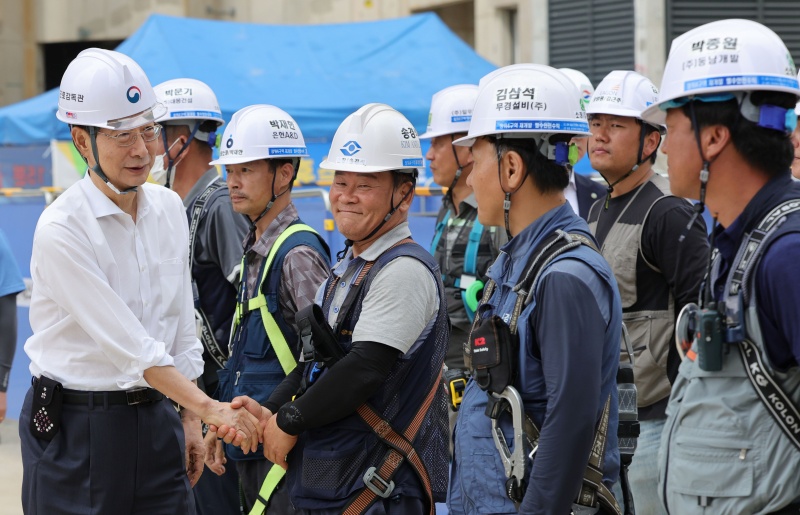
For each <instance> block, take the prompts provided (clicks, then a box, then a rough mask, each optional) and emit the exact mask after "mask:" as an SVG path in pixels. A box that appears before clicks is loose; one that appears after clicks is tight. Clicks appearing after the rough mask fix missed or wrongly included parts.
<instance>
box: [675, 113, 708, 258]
mask: <svg viewBox="0 0 800 515" xmlns="http://www.w3.org/2000/svg"><path fill="white" fill-rule="evenodd" d="M689 116H690V117H691V119H692V127H693V128H694V138H695V141H696V142H697V151H698V152H699V153H700V159H701V160H702V161H703V169H702V170H700V198H699V199H698V202H697V204H695V205H694V213H693V214H692V218H690V219H689V223H688V224H686V227H685V228H684V229H683V232H682V233H681V235H680V237H679V238H678V243H681V242H683V240H685V239H686V235H687V234H689V231H690V230H691V228H692V225H694V222H695V221H696V220H697V217H699V216H700V215H701V214H702V213H703V211H705V209H706V189H707V187H708V176H709V170H708V167H709V166H711V161H709V160H708V159H706V156H705V155H704V154H703V146H702V144H701V143H700V127H699V126H698V125H697V115H696V114H695V112H694V102H689ZM712 161H713V160H712ZM716 223H717V219H716V217H714V225H716ZM711 233H712V234H713V233H714V227H712V228H711Z"/></svg>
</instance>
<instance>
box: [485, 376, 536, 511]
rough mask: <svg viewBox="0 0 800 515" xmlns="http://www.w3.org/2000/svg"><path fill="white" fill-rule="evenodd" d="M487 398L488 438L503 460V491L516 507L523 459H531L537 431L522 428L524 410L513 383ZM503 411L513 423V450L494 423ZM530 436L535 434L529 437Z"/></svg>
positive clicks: (524, 467) (524, 466)
mask: <svg viewBox="0 0 800 515" xmlns="http://www.w3.org/2000/svg"><path fill="white" fill-rule="evenodd" d="M490 399H491V400H492V401H493V402H490V403H489V405H488V406H487V415H489V418H491V419H492V438H493V439H494V445H495V447H497V450H498V451H499V452H500V459H501V460H502V462H503V468H504V469H505V473H506V477H507V478H508V480H507V481H506V494H507V495H508V498H509V499H511V500H512V501H514V504H515V505H516V506H517V508H519V504H520V503H521V502H522V498H523V497H524V496H525V489H526V487H527V485H526V484H525V478H526V477H527V460H528V459H533V455H534V454H535V453H536V450H537V449H538V448H539V445H538V435H528V434H527V432H526V431H525V410H524V407H523V404H522V397H521V396H520V395H519V392H518V391H517V390H516V388H514V387H513V386H506V388H505V389H504V390H503V391H502V392H501V393H499V394H497V393H492V394H491V396H490ZM503 411H508V412H509V413H511V421H512V424H513V427H514V451H513V452H512V451H511V449H510V448H509V447H508V442H507V441H506V438H505V436H504V435H503V430H502V429H501V428H500V425H499V424H498V422H497V421H498V419H499V417H500V414H501V413H502V412H503ZM532 437H533V438H535V439H533V440H532Z"/></svg>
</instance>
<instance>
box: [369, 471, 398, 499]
mask: <svg viewBox="0 0 800 515" xmlns="http://www.w3.org/2000/svg"><path fill="white" fill-rule="evenodd" d="M364 485H365V486H366V487H367V488H369V489H370V490H372V493H374V494H375V495H377V496H378V497H381V498H383V499H387V498H388V497H389V496H390V495H392V492H393V491H394V481H392V480H389V481H388V482H386V481H384V479H383V478H382V477H381V476H379V475H378V470H377V469H376V468H375V467H370V468H369V469H367V471H366V472H365V473H364Z"/></svg>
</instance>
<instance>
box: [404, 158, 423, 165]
mask: <svg viewBox="0 0 800 515" xmlns="http://www.w3.org/2000/svg"><path fill="white" fill-rule="evenodd" d="M403 166H422V159H403Z"/></svg>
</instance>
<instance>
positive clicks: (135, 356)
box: [25, 173, 203, 390]
mask: <svg viewBox="0 0 800 515" xmlns="http://www.w3.org/2000/svg"><path fill="white" fill-rule="evenodd" d="M136 195H137V197H138V198H137V217H136V223H134V222H133V219H132V218H131V217H130V216H129V215H128V214H126V213H124V212H123V211H122V210H121V209H120V208H119V207H118V206H117V205H115V204H114V203H113V202H112V201H111V200H110V199H109V198H108V197H106V195H105V194H103V192H102V191H100V190H99V189H98V188H97V186H95V184H94V183H93V182H92V180H91V178H90V177H89V174H88V173H87V174H86V176H85V177H84V179H83V180H81V181H78V183H76V184H75V185H73V186H72V187H70V188H69V189H68V190H67V191H66V192H64V193H63V194H62V195H61V196H60V197H59V198H58V199H56V201H55V202H53V204H52V205H51V206H50V207H48V208H47V209H45V211H44V213H42V216H41V217H40V218H39V222H38V223H37V225H36V232H35V234H34V237H33V254H32V256H31V278H32V279H33V293H32V296H31V305H30V322H31V328H32V329H33V336H31V337H30V338H28V341H27V342H26V343H25V352H26V353H27V354H28V357H30V360H31V365H30V371H31V373H32V374H33V375H34V376H37V377H38V376H39V375H41V374H44V375H46V376H48V377H50V378H53V379H55V380H57V381H60V382H61V383H62V384H63V385H64V387H65V388H71V389H76V390H120V389H128V388H131V387H135V386H148V384H147V382H146V381H145V380H144V378H143V374H144V371H145V370H146V369H148V368H150V367H152V366H168V365H174V366H175V367H176V368H177V369H178V370H179V371H180V372H181V373H182V374H183V375H185V376H186V377H188V378H189V379H195V378H197V377H198V376H200V374H201V373H202V372H203V359H202V347H201V345H200V342H199V341H198V340H197V337H196V336H195V321H194V307H193V299H192V289H191V282H190V272H189V267H188V237H189V236H188V235H189V230H188V224H187V221H186V212H185V211H184V208H183V204H182V203H181V200H180V198H179V197H178V195H177V194H176V193H175V192H173V191H171V190H169V189H167V188H164V187H161V186H156V185H152V184H144V185H142V186H140V187H139V191H138V193H137V194H136Z"/></svg>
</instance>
